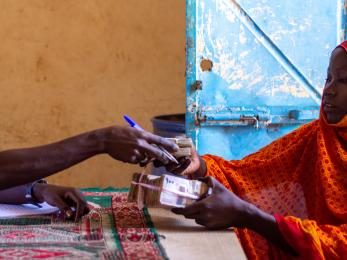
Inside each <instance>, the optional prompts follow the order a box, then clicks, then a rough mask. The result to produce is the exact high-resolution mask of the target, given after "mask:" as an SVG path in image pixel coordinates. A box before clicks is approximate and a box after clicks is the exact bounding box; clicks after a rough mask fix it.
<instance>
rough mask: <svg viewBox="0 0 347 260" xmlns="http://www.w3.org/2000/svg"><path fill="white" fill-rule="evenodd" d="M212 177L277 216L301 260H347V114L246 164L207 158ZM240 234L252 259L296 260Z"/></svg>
mask: <svg viewBox="0 0 347 260" xmlns="http://www.w3.org/2000/svg"><path fill="white" fill-rule="evenodd" d="M203 159H204V160H205V162H206V165H207V174H208V175H210V176H213V177H215V178H216V179H217V180H219V181H220V182H221V183H223V184H224V185H225V186H226V187H227V188H228V189H230V190H232V191H233V192H235V193H236V194H237V195H238V196H240V197H241V198H243V199H244V200H246V201H248V202H250V203H253V204H254V205H256V206H258V207H259V208H260V209H262V210H264V211H265V212H268V213H270V214H274V215H275V218H276V220H277V223H278V227H279V229H280V231H281V233H282V235H283V237H284V238H285V239H286V241H287V242H288V243H289V244H290V245H291V246H292V247H293V248H294V249H295V250H296V251H297V252H298V253H299V258H295V259H347V116H345V118H344V119H343V120H342V121H341V122H339V123H338V124H336V125H331V124H328V123H327V122H326V120H325V118H324V115H323V113H321V117H320V119H319V120H316V121H313V122H311V123H309V124H306V125H304V126H302V127H300V128H299V129H297V130H295V131H293V132H292V133H290V134H288V135H286V136H284V137H282V138H280V139H278V140H276V141H274V142H273V143H271V144H270V145H268V146H266V147H264V148H263V149H261V150H259V151H258V152H256V153H254V154H251V155H249V156H247V157H245V158H244V159H242V160H233V161H227V160H224V159H222V158H220V157H217V156H213V155H205V156H203ZM236 232H237V235H238V237H239V239H240V241H241V243H242V246H243V248H244V250H245V252H246V254H247V257H248V258H249V259H291V257H290V256H289V255H287V254H285V253H284V252H283V251H281V250H280V249H279V248H277V247H275V246H273V245H271V244H270V243H269V242H267V241H266V240H265V239H264V238H262V237H261V236H260V235H258V234H256V233H255V232H253V231H251V230H248V229H237V230H236Z"/></svg>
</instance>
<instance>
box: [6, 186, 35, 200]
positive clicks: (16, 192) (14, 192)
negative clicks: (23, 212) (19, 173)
mask: <svg viewBox="0 0 347 260" xmlns="http://www.w3.org/2000/svg"><path fill="white" fill-rule="evenodd" d="M30 186H31V183H29V184H24V185H20V186H16V187H13V188H9V189H5V190H1V191H0V203H5V204H24V203H31V202H33V199H28V198H25V194H26V190H27V188H28V187H30Z"/></svg>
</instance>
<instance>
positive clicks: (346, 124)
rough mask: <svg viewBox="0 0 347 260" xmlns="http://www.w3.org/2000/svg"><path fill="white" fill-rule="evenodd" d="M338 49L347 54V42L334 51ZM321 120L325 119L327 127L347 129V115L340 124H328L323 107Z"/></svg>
mask: <svg viewBox="0 0 347 260" xmlns="http://www.w3.org/2000/svg"><path fill="white" fill-rule="evenodd" d="M337 48H343V49H344V50H345V51H346V52H347V41H344V42H342V43H341V44H339V45H338V46H336V48H335V49H334V50H336V49H337ZM346 102H347V100H346ZM320 118H321V119H323V120H322V121H323V123H324V124H325V125H329V126H332V127H337V128H347V115H345V116H344V118H343V119H342V120H341V121H340V122H338V123H336V124H329V123H328V122H327V120H326V117H325V114H324V112H323V107H322V106H321V110H320Z"/></svg>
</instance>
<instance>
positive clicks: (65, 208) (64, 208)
mask: <svg viewBox="0 0 347 260" xmlns="http://www.w3.org/2000/svg"><path fill="white" fill-rule="evenodd" d="M50 204H52V206H56V207H57V208H58V209H59V210H60V212H62V213H63V214H64V215H65V216H66V217H67V218H71V217H72V216H73V211H72V210H71V208H70V206H69V205H68V204H67V203H66V202H65V201H64V200H63V199H62V198H61V197H59V196H55V197H54V198H53V201H52V203H50Z"/></svg>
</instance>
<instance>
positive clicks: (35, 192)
mask: <svg viewBox="0 0 347 260" xmlns="http://www.w3.org/2000/svg"><path fill="white" fill-rule="evenodd" d="M46 185H47V181H45V180H43V179H42V180H39V181H35V182H33V183H32V184H31V186H30V190H29V191H28V192H27V195H29V193H30V196H28V197H30V198H29V199H30V200H31V201H30V202H31V203H42V202H44V197H43V196H42V194H43V192H42V190H43V188H44V187H45V186H46ZM27 195H26V197H27Z"/></svg>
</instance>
